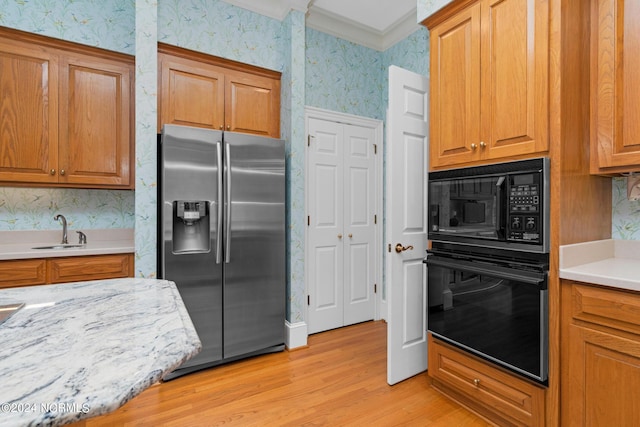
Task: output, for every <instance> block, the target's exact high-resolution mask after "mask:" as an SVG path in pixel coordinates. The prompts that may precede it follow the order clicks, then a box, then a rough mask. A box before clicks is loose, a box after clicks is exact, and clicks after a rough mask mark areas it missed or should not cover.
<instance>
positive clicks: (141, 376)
mask: <svg viewBox="0 0 640 427" xmlns="http://www.w3.org/2000/svg"><path fill="white" fill-rule="evenodd" d="M16 302H24V303H26V305H25V307H23V308H22V309H21V310H20V311H18V312H16V313H15V314H14V315H13V316H12V317H10V318H9V319H7V320H6V321H5V322H4V323H2V324H0V343H1V345H0V379H1V380H0V426H12V427H13V426H36V425H37V426H57V425H62V424H66V423H69V422H73V421H78V420H81V419H85V418H89V417H93V416H97V415H101V414H105V413H108V412H111V411H113V410H115V409H117V408H119V407H120V406H122V405H123V404H125V403H126V402H128V401H129V400H130V399H131V398H133V397H135V396H136V395H138V394H139V393H140V392H142V391H143V390H145V389H146V388H147V387H149V386H151V385H153V384H154V383H156V382H157V381H159V380H160V379H162V378H163V377H164V376H165V375H166V374H167V373H169V372H171V371H173V370H174V369H175V368H176V367H178V366H179V365H181V364H182V363H184V362H185V361H186V360H188V359H190V358H191V357H193V356H194V355H195V354H197V353H198V352H199V351H200V350H201V343H200V339H199V338H198V335H197V333H196V330H195V328H194V326H193V323H192V322H191V318H190V317H189V315H188V313H187V310H186V308H185V306H184V303H183V302H182V299H181V298H180V294H179V293H178V290H177V288H176V286H175V283H173V282H171V281H167V280H156V279H134V278H128V279H111V280H96V281H88V282H77V283H66V284H59V285H44V286H27V287H21V288H10V289H3V290H0V305H5V304H11V303H16Z"/></svg>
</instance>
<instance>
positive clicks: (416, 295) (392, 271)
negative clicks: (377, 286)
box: [385, 66, 428, 384]
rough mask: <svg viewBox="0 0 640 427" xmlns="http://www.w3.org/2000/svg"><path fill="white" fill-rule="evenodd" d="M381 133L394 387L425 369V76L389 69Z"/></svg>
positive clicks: (389, 345) (389, 341)
mask: <svg viewBox="0 0 640 427" xmlns="http://www.w3.org/2000/svg"><path fill="white" fill-rule="evenodd" d="M387 128H388V141H387V147H388V148H387V242H388V243H389V251H387V252H386V253H385V255H386V264H387V278H388V281H387V298H388V310H389V313H388V327H387V333H388V336H387V382H388V383H389V384H395V383H397V382H399V381H402V380H404V379H406V378H409V377H411V376H413V375H415V374H417V373H419V372H422V371H425V370H426V369H427V331H426V329H427V324H426V295H427V293H426V269H425V267H424V264H423V263H422V260H423V259H424V257H425V256H426V249H427V193H426V183H427V160H428V159H427V153H428V146H427V133H428V132H427V79H426V78H425V77H423V76H420V75H418V74H415V73H412V72H410V71H407V70H403V69H401V68H398V67H395V66H391V67H390V68H389V109H388V116H387ZM396 245H399V251H400V252H397V251H396Z"/></svg>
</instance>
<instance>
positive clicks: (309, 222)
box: [307, 215, 311, 227]
mask: <svg viewBox="0 0 640 427" xmlns="http://www.w3.org/2000/svg"><path fill="white" fill-rule="evenodd" d="M310 225H311V215H307V227H308V226H310Z"/></svg>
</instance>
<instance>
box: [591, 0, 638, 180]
mask: <svg viewBox="0 0 640 427" xmlns="http://www.w3.org/2000/svg"><path fill="white" fill-rule="evenodd" d="M591 8H592V9H591V10H592V14H591V112H592V116H591V173H594V174H610V173H612V174H616V173H621V172H637V171H640V103H639V102H638V100H639V99H640V2H638V1H637V0H633V1H631V0H626V1H625V0H594V1H592V2H591Z"/></svg>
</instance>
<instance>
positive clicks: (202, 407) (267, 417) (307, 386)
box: [86, 321, 489, 427]
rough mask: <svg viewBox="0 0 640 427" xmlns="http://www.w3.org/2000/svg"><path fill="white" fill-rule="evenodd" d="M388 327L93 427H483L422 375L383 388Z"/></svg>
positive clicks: (147, 395) (264, 361) (147, 398)
mask: <svg viewBox="0 0 640 427" xmlns="http://www.w3.org/2000/svg"><path fill="white" fill-rule="evenodd" d="M386 336H387V328H386V323H384V322H382V321H376V322H366V323H362V324H358V325H354V326H349V327H346V328H341V329H336V330H333V331H328V332H323V333H320V334H316V335H312V336H310V337H309V342H308V344H309V346H308V348H304V349H299V350H294V351H291V352H289V351H284V352H281V353H276V354H270V355H265V356H260V357H256V358H252V359H248V360H244V361H240V362H235V363H232V364H228V365H223V366H219V367H216V368H213V369H208V370H205V371H201V372H199V373H195V374H191V375H187V376H185V377H181V378H178V379H175V380H173V381H169V382H166V383H162V384H158V385H155V386H153V387H151V388H149V389H148V390H146V391H144V392H143V393H142V394H140V395H139V396H137V397H135V398H134V399H133V400H131V401H130V402H129V403H127V404H126V405H124V406H123V407H122V408H120V409H119V410H118V411H116V412H113V413H112V414H109V415H105V416H102V417H98V418H93V419H89V420H86V425H87V426H91V427H96V426H147V425H149V426H161V425H162V426H181V427H182V426H219V425H224V426H227V425H231V426H397V425H402V426H447V427H449V426H456V427H457V426H474V427H475V426H488V425H489V424H487V423H486V422H485V421H483V420H482V419H480V418H479V417H477V416H476V415H474V414H473V413H471V412H469V411H467V410H466V409H464V408H462V407H460V406H459V405H457V404H455V403H453V402H452V401H451V400H449V399H447V398H446V397H444V396H442V395H441V394H440V393H438V392H437V391H435V390H433V389H432V388H430V387H429V380H428V378H427V376H426V374H425V373H423V374H420V375H417V376H415V377H413V378H410V379H408V380H406V381H403V382H401V383H399V384H396V385H394V386H389V385H387V381H386V369H387V366H386V364H387V358H386Z"/></svg>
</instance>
